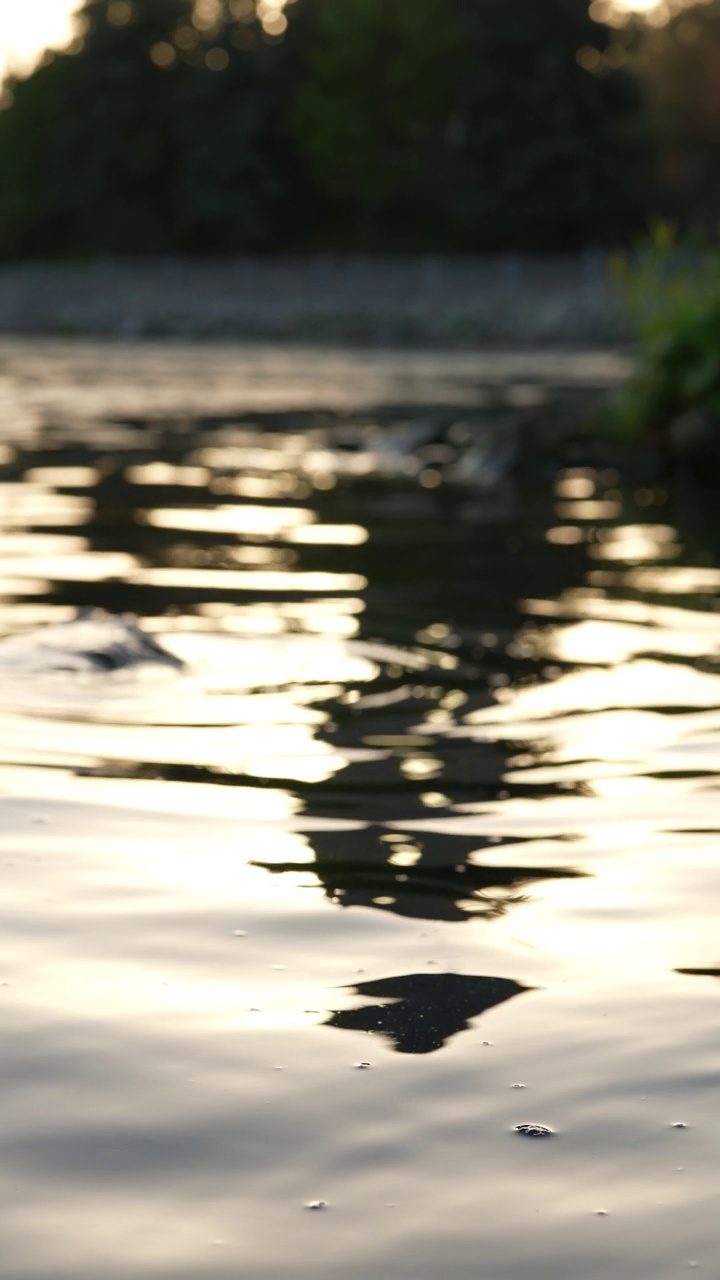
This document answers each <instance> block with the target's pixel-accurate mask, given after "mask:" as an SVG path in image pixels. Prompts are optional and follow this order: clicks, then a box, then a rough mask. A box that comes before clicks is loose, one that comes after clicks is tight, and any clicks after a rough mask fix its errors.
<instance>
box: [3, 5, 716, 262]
mask: <svg viewBox="0 0 720 1280" xmlns="http://www.w3.org/2000/svg"><path fill="white" fill-rule="evenodd" d="M0 39H1V41H2V50H1V51H0V57H1V58H2V66H3V75H4V83H3V88H2V94H1V97H0V106H1V108H2V110H1V111H0V255H2V257H4V258H5V259H6V260H13V259H23V258H38V257H39V258H52V257H58V258H64V259H72V260H75V261H77V260H83V259H86V258H93V257H97V256H98V255H146V254H154V255H222V254H224V255H227V254H248V253H250V254H253V253H258V252H262V253H300V254H317V253H330V254H348V253H349V254H353V253H355V254H358V253H360V254H367V253H369V254H373V253H383V254H389V253H420V254H428V253H430V254H433V253H435V254H441V255H443V254H448V253H451V254H452V253H465V254H467V253H470V254H475V253H483V252H486V251H490V252H498V251H502V252H509V251H515V252H530V251H539V252H543V253H548V252H558V251H560V252H563V253H564V252H567V251H577V250H588V249H593V248H595V249H602V248H605V247H608V246H611V247H612V246H622V245H625V244H628V243H631V242H632V241H633V240H634V239H635V238H637V237H638V236H640V235H641V234H642V233H643V231H644V230H645V229H646V228H647V227H648V225H649V223H651V222H652V220H653V219H654V218H658V217H665V218H668V219H672V220H674V221H675V222H677V223H678V225H679V226H681V227H683V228H687V227H694V226H700V227H702V228H705V229H712V228H713V227H714V226H715V224H716V223H717V221H718V218H719V217H720V183H719V176H720V161H718V146H719V144H720V70H719V68H720V0H702V2H698V0H659V2H655V0H632V3H631V0H592V3H590V4H588V0H512V2H508V0H392V2H391V3H389V2H388V0H86V3H84V4H83V3H81V4H79V5H78V4H76V3H73V0H24V3H23V4H22V5H18V4H16V3H15V2H14V0H0Z"/></svg>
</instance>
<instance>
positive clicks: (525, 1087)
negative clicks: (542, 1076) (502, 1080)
mask: <svg viewBox="0 0 720 1280" xmlns="http://www.w3.org/2000/svg"><path fill="white" fill-rule="evenodd" d="M510 1088H511V1089H527V1085H526V1084H511V1085H510Z"/></svg>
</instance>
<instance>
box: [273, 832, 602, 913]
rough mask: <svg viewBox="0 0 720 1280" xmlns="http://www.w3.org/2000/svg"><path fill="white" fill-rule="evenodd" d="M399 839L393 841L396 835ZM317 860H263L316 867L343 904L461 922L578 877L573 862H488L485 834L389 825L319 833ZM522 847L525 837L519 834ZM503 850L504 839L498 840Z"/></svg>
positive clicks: (282, 866) (296, 868) (291, 868)
mask: <svg viewBox="0 0 720 1280" xmlns="http://www.w3.org/2000/svg"><path fill="white" fill-rule="evenodd" d="M389 838H391V839H393V840H394V843H387V841H388V839H389ZM312 843H313V850H314V853H315V861H314V862H309V863H308V862H255V863H254V864H253V865H254V866H258V867H262V868H263V869H264V870H266V871H269V872H272V873H273V874H275V875H282V874H285V873H294V874H296V875H297V874H300V875H306V874H307V873H308V872H311V873H312V874H313V876H315V877H317V879H318V880H319V881H320V883H321V884H322V885H323V887H324V889H325V892H326V894H327V896H328V897H329V898H330V899H331V900H332V901H333V902H335V903H337V904H338V905H339V906H343V907H374V908H377V909H378V910H382V911H391V912H393V913H394V914H396V915H401V916H410V917H411V918H413V919H423V920H443V921H447V922H449V923H453V922H454V923H461V922H463V921H466V920H471V919H473V918H474V917H480V918H484V919H495V918H497V917H498V916H502V915H504V914H505V913H506V911H507V910H508V909H509V908H510V907H512V906H515V905H517V904H518V903H521V902H525V901H527V895H526V893H525V892H524V889H525V888H526V887H527V886H528V885H531V884H536V883H538V882H540V881H542V880H558V879H568V878H576V877H579V876H581V875H582V874H583V873H582V872H579V871H576V870H573V869H572V868H568V867H524V866H517V865H509V866H497V865H493V866H483V865H482V863H480V862H477V861H475V858H476V857H477V856H478V855H479V854H481V853H482V849H481V848H479V847H478V846H479V844H481V843H482V842H481V841H479V840H478V837H477V836H475V837H472V838H463V837H460V836H451V837H448V836H439V835H433V834H430V833H423V835H422V838H421V839H420V838H419V837H418V836H417V833H413V836H412V837H411V836H399V835H395V836H391V837H389V836H388V832H387V831H386V830H385V829H384V828H379V827H375V828H372V827H370V828H367V829H365V830H363V831H353V832H344V833H343V834H342V835H338V833H337V832H322V833H314V834H313V835H312ZM513 844H514V846H515V848H516V847H517V844H518V841H517V840H515V841H514V842H513ZM493 852H494V854H497V852H498V849H497V846H493Z"/></svg>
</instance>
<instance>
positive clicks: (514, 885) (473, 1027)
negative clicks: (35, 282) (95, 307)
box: [0, 348, 720, 1280]
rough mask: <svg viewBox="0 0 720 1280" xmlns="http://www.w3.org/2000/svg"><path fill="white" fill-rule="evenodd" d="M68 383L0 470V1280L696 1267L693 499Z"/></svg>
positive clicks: (718, 950)
mask: <svg viewBox="0 0 720 1280" xmlns="http://www.w3.org/2000/svg"><path fill="white" fill-rule="evenodd" d="M25 358H26V360H27V359H29V358H30V357H28V356H26V357H25ZM39 358H40V357H39V356H38V359H39ZM169 358H170V357H169V356H168V357H167V359H169ZM192 358H193V359H194V360H200V356H199V355H198V354H197V352H194V353H193V357H192ZM82 359H83V361H85V362H86V363H87V362H88V360H89V359H90V356H89V354H88V351H87V350H86V349H85V348H83V354H82ZM118 359H119V357H118V356H117V355H115V356H113V360H112V361H111V363H112V365H113V368H115V366H116V365H117V361H118ZM164 359H165V357H163V360H164ZM212 359H213V362H214V365H213V367H215V365H216V364H217V366H218V368H220V365H221V364H222V359H225V360H226V361H229V360H230V356H229V355H226V356H224V357H222V353H217V352H216V353H214V354H213V357H212ZM348 359H349V358H348ZM143 360H144V361H145V364H144V365H143V368H144V369H145V374H146V375H147V377H148V379H149V373H148V370H149V369H150V364H151V360H150V357H149V356H148V355H147V353H146V354H145V355H144V356H143ZM368 361H369V357H368ZM148 362H149V363H148ZM218 362H219V363H218ZM160 363H161V365H162V361H161V362H160ZM381 364H382V368H381V370H380V374H379V375H378V377H379V384H378V385H380V384H381V385H382V387H383V388H387V386H388V385H389V382H388V379H389V378H390V376H391V375H390V372H389V370H388V366H387V362H385V363H383V362H381ZM441 365H442V362H441V361H438V360H437V359H436V360H435V362H434V364H433V371H432V378H433V387H434V388H435V392H434V398H433V396H430V398H429V402H430V403H432V404H435V405H436V406H437V405H438V404H439V403H440V401H441V400H442V397H441V396H440V392H439V390H438V388H441V387H442V386H445V385H449V382H451V381H452V376H454V375H453V372H452V368H451V366H450V365H449V366H448V368H447V369H445V370H444V371H443V368H442V367H441ZM38 367H40V368H41V366H38ZM52 367H53V369H54V373H53V374H52V376H53V377H54V378H57V377H59V376H60V375H59V373H58V369H59V366H58V364H57V359H56V360H55V364H54V365H53V366H52ZM83 367H84V366H83ZM317 367H318V369H319V368H320V364H318V366H317ZM346 367H347V365H346V364H342V369H345V368H346ZM158 368H160V366H158ZM162 368H165V365H162ZM228 368H230V365H228ZM338 368H339V366H338V367H336V366H335V365H333V364H332V361H331V362H330V365H329V366H328V369H329V370H330V372H332V369H334V370H335V374H334V375H333V376H335V377H336V379H338V383H337V387H336V391H337V388H338V387H339V386H340V383H341V382H342V378H340V375H339V373H338ZM358 368H359V366H358ZM370 368H371V364H370V363H368V362H367V361H366V364H365V365H363V366H362V369H363V370H365V371H366V372H367V370H368V369H370ZM408 368H409V366H408ZM413 370H414V373H413V377H416V378H421V377H422V371H421V369H420V366H419V365H417V366H416V365H413ZM161 372H162V370H161ZM341 372H342V370H341ZM455 373H456V375H457V376H459V375H458V374H457V370H456V371H455ZM380 375H381V376H380ZM63 376H64V377H65V383H64V384H63V386H64V390H63V391H62V395H60V397H59V400H58V404H59V403H60V401H62V407H63V411H64V413H65V414H66V415H67V420H63V421H62V422H61V423H58V422H57V421H56V420H49V423H48V425H47V426H46V427H45V428H42V429H41V427H40V426H39V425H38V423H37V422H35V425H34V426H33V428H32V430H30V428H29V427H28V424H27V422H25V423H24V425H23V423H22V422H20V424H19V426H18V431H17V438H10V439H9V440H8V444H7V446H6V447H4V450H3V452H2V454H1V455H0V465H1V470H2V474H1V475H0V568H2V571H3V585H2V589H3V595H2V598H0V810H1V811H2V819H3V820H2V824H1V825H0V863H1V864H2V878H1V879H0V923H1V924H2V937H3V946H2V952H1V953H0V1002H2V1006H3V1008H2V1018H3V1032H4V1034H3V1053H2V1055H0V1084H1V1087H2V1095H3V1100H4V1104H5V1105H4V1109H3V1110H4V1116H5V1120H4V1122H3V1136H4V1143H3V1150H4V1154H3V1157H2V1160H1V1161H0V1193H1V1194H2V1196H3V1203H4V1205H5V1213H4V1241H3V1247H2V1250H1V1251H0V1277H1V1278H2V1280H97V1277H98V1276H102V1277H103V1280H206V1278H207V1280H210V1278H211V1277H212V1278H213V1280H237V1277H238V1276H248V1277H252V1280H287V1277H288V1276H289V1275H290V1274H292V1275H293V1276H294V1277H299V1280H311V1278H312V1280H337V1277H338V1276H339V1275H342V1276H343V1277H347V1278H348V1280H370V1277H373V1280H374V1278H375V1277H378V1280H379V1278H380V1277H381V1278H382V1280H437V1277H438V1276H440V1275H445V1274H448V1275H449V1276H452V1277H453V1280H471V1278H472V1280H476V1278H477V1276H478V1274H479V1270H478V1268H479V1267H481V1269H482V1274H483V1275H487V1276H488V1277H492V1280H527V1277H529V1276H532V1277H533V1280H621V1278H623V1277H632V1278H633V1280H670V1278H671V1277H674V1276H676V1275H680V1274H682V1273H684V1272H685V1271H686V1270H687V1269H688V1268H689V1266H690V1263H700V1264H703V1265H704V1268H705V1272H706V1274H708V1275H710V1274H712V1273H713V1267H715V1266H716V1257H717V1212H716V1207H715V1198H716V1193H715V1182H716V1172H717V1151H718V1145H719V1143H720V1120H719V1119H718V1108H717V1105H716V1103H717V1089H718V1078H719V1077H718V1064H719V1056H718V1055H719V1054H720V1040H719V1038H718V1026H719V1025H720V980H719V977H718V975H720V940H719V936H718V929H717V902H718V898H719V896H720V856H719V853H718V850H719V843H720V836H719V832H720V792H719V786H718V783H719V778H720V613H718V612H716V610H715V604H716V593H717V590H718V585H719V581H720V580H719V579H718V571H717V569H716V567H715V556H716V555H717V554H718V552H719V551H720V548H718V546H717V545H716V543H717V525H716V520H715V513H714V508H713V503H712V498H709V499H708V500H707V502H706V503H705V505H704V498H703V494H702V491H699V490H695V491H693V492H692V493H685V492H684V491H683V490H682V489H681V488H679V487H675V488H674V489H673V490H672V491H667V490H665V491H663V490H660V489H659V488H657V487H653V485H652V483H651V482H650V481H648V480H647V478H645V479H643V480H641V481H638V480H637V478H633V477H632V476H629V477H628V476H621V475H618V474H617V473H612V472H609V471H607V470H603V469H602V467H594V468H593V467H592V466H590V465H587V466H585V465H578V467H576V468H567V469H565V470H564V471H563V472H562V473H561V474H560V475H559V476H557V477H555V478H553V477H551V476H548V478H546V479H545V480H541V481H539V482H538V483H537V484H529V483H528V482H527V481H526V480H523V481H522V482H521V481H520V480H518V479H517V478H516V479H510V478H507V477H505V478H502V479H500V480H499V481H498V483H497V484H496V483H494V482H493V484H492V485H490V486H489V487H488V479H487V477H488V474H489V473H488V470H487V468H483V467H482V466H478V467H477V468H475V470H473V467H471V466H470V465H469V464H468V462H467V454H462V452H461V451H459V449H458V442H465V443H466V444H467V441H468V439H469V440H470V441H471V445H472V448H471V449H470V451H469V452H470V454H471V455H472V453H473V450H474V451H475V452H476V453H478V454H479V453H480V452H481V443H478V441H479V440H480V438H481V425H482V424H481V421H480V418H477V420H475V419H474V418H473V413H474V412H475V409H474V408H473V405H474V404H475V401H474V400H473V399H472V397H471V396H470V395H469V392H467V386H468V385H469V384H468V383H467V381H466V382H462V381H461V383H460V384H457V382H456V384H454V385H455V390H454V393H453V395H448V396H447V397H446V398H445V399H444V400H442V407H441V408H437V407H436V408H432V409H431V410H427V408H425V409H424V410H423V412H422V413H421V412H420V410H419V409H418V408H417V406H415V407H414V408H412V409H410V410H408V411H407V412H401V411H399V410H398V411H397V412H396V413H395V414H394V415H393V414H390V413H385V414H384V416H383V415H379V416H378V417H377V420H375V418H374V417H373V414H372V413H371V412H370V410H369V408H367V407H366V408H364V409H363V413H362V416H357V417H355V416H353V415H349V416H348V415H345V416H343V417H333V416H332V415H331V414H328V413H327V412H325V413H324V414H322V415H320V414H319V413H317V412H315V410H314V408H313V406H312V405H311V404H310V401H311V399H312V397H311V392H312V393H313V394H315V393H316V392H317V386H318V385H320V384H321V380H320V383H317V384H316V382H312V385H311V386H310V385H308V386H306V387H305V389H304V390H303V394H302V396H299V400H298V402H297V403H296V406H295V407H296V408H297V407H298V404H299V405H300V407H301V408H303V410H304V412H303V413H297V412H293V413H290V412H288V413H282V414H281V413H278V412H277V405H275V406H274V407H273V409H272V412H270V411H268V412H267V413H263V412H262V409H263V403H264V401H263V400H262V397H259V398H258V397H256V402H255V404H254V406H253V418H252V420H250V417H249V416H248V415H247V414H241V413H239V412H237V413H230V409H229V403H230V401H229V399H227V403H226V402H225V400H223V403H222V405H220V406H219V407H218V406H216V408H218V414H219V415H220V414H225V412H226V410H227V417H224V416H218V417H216V418H215V419H214V420H213V421H207V420H206V421H204V422H203V423H200V422H198V421H194V420H192V419H190V418H187V417H185V418H182V419H180V418H175V417H173V418H172V419H171V418H169V417H167V416H166V417H165V418H160V417H159V416H157V413H159V412H160V411H163V412H166V414H167V413H169V410H168V408H167V404H166V401H167V400H168V396H169V395H170V393H169V391H167V389H166V390H164V391H162V389H158V388H156V389H155V391H154V392H153V396H149V399H150V400H151V401H152V402H153V404H154V405H155V409H156V410H157V413H156V415H155V418H154V420H153V421H152V422H150V423H149V424H148V422H146V421H145V419H144V418H143V417H142V415H140V411H139V407H138V405H139V400H138V397H139V395H140V392H139V391H133V396H134V399H133V412H135V413H137V414H138V417H137V420H135V419H133V420H132V421H122V422H121V421H119V420H118V421H115V420H114V417H113V410H112V400H113V395H119V387H120V383H119V382H117V383H113V382H112V380H111V383H110V384H108V385H107V386H98V387H96V389H95V391H94V392H93V395H92V397H91V401H92V406H94V407H93V412H95V413H97V414H98V415H99V418H98V421H97V422H93V423H89V410H88V407H87V404H85V407H84V409H83V411H82V412H81V413H79V414H78V415H76V416H75V417H73V415H72V414H71V413H70V412H69V410H70V408H71V407H72V394H71V392H72V387H71V385H70V384H71V383H72V379H71V378H70V377H69V375H67V371H66V374H65V375H63ZM313 376H315V375H313ZM318 376H319V375H318ZM354 376H357V377H359V376H360V374H359V373H358V370H357V369H355V373H354ZM462 376H463V378H464V379H467V378H469V373H468V370H467V369H466V368H465V366H463V375H462ZM444 378H445V379H447V382H443V379H444ZM231 382H232V380H231V379H230V382H229V383H228V384H227V385H230V383H231ZM39 383H40V384H42V368H41V376H40V377H39ZM66 384H67V385H66ZM150 385H151V380H149V381H148V386H150ZM158 385H159V384H158ZM223 385H224V386H225V385H226V384H223ZM233 385H234V384H233ZM393 386H396V383H393ZM68 388H69V389H68ZM283 388H284V389H283V391H282V397H281V399H283V403H284V404H285V405H286V407H289V406H290V405H291V401H292V393H291V388H288V386H287V385H285V384H283ZM366 390H367V389H366ZM465 392H467V398H468V404H467V411H466V412H463V414H462V420H461V417H460V409H459V408H458V401H459V399H461V396H462V394H464V393H465ZM337 393H338V396H339V391H338V392H337ZM127 394H128V395H129V392H128V393H127ZM173 394H178V393H177V391H175V392H173ZM223 395H225V392H223ZM298 395H299V393H298ZM33 397H34V398H33V405H32V408H33V412H39V410H38V406H39V405H41V404H43V403H45V402H46V401H47V402H48V403H49V401H50V399H52V387H51V386H49V385H48V386H47V387H46V389H45V391H43V390H42V385H40V387H39V389H37V390H36V391H34V392H33ZM228 397H229V392H228ZM170 398H172V397H170ZM226 398H227V397H226ZM56 399H57V397H56ZM136 401H137V403H136ZM315 403H316V404H320V401H316V402H315ZM363 403H364V404H365V405H366V406H369V405H370V404H371V403H372V397H371V395H370V393H369V391H367V395H366V399H365V400H364V401H363ZM158 405H159V406H160V409H158ZM193 405H194V402H193ZM193 405H191V407H193ZM448 405H450V406H451V409H448ZM194 407H196V408H197V406H194ZM338 407H342V406H340V404H339V401H338ZM150 408H151V409H152V404H151V405H150ZM311 409H312V411H311ZM56 411H57V408H56V410H54V412H56ZM125 411H126V412H128V411H129V410H128V409H127V406H125ZM117 412H118V413H122V412H123V406H122V405H119V406H118V410H117ZM173 412H175V409H174V408H173ZM53 421H54V422H55V425H53ZM468 433H469V435H468ZM473 433H475V434H473ZM11 436H12V433H11ZM471 460H472V458H471ZM496 464H497V458H496V461H495V463H493V465H494V466H495V465H496ZM497 465H499V464H497ZM473 466H474V464H473ZM473 475H475V476H476V482H475V481H473V479H472V477H473ZM477 476H481V481H480V480H477ZM428 477H430V478H428ZM359 1068H362V1070H361V1069H359ZM520 1081H522V1086H521V1085H520V1084H518V1082H520ZM527 1126H530V1127H531V1130H532V1131H533V1132H542V1133H545V1131H549V1132H550V1134H551V1137H552V1140H551V1141H528V1140H525V1139H526V1138H527V1136H528V1134H529V1133H530V1130H528V1129H527ZM537 1126H540V1128H539V1129H537ZM523 1127H525V1128H523ZM530 1136H532V1134H530ZM321 1206H322V1207H324V1209H326V1212H322V1213H320V1212H307V1210H308V1208H319V1207H321ZM598 1206H602V1209H598Z"/></svg>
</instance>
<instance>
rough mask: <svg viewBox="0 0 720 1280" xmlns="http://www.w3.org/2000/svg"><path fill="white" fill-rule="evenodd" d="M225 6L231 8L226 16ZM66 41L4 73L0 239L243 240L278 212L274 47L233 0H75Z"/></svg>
mask: <svg viewBox="0 0 720 1280" xmlns="http://www.w3.org/2000/svg"><path fill="white" fill-rule="evenodd" d="M237 13H239V14H240V15H241V17H240V18H238V17H237ZM79 30H80V32H81V33H82V34H81V36H80V37H79V39H78V42H77V44H78V46H79V47H78V48H77V50H76V51H73V52H70V53H67V54H61V55H57V56H56V57H54V58H52V59H50V58H49V59H48V60H47V61H46V62H45V64H44V65H41V66H40V67H39V68H38V69H37V70H36V71H35V72H34V73H33V74H32V75H31V76H30V77H28V78H27V79H24V80H19V81H15V82H14V83H12V84H11V85H10V86H9V92H10V93H11V94H12V95H13V97H14V102H13V105H12V107H11V109H10V110H7V111H5V112H4V113H3V114H2V115H1V116H0V171H2V172H3V174H4V175H5V181H4V182H3V185H2V188H1V189H0V250H2V251H4V252H5V253H46V252H47V253H52V252H64V253H68V252H69V253H93V252H147V251H155V252H165V251H173V250H175V251H177V250H181V251H185V250H189V251H192V250H197V249H204V250H205V251H209V252H213V251H216V250H223V249H224V250H227V249H237V248H245V247H257V246H259V245H262V244H263V243H265V242H267V240H268V239H269V238H271V236H272V231H273V226H274V224H275V225H277V221H278V220H279V218H280V216H281V208H282V203H283V195H284V187H285V181H286V180H285V177H284V174H285V172H286V170H287V158H286V154H285V153H286V151H287V147H286V144H285V143H284V140H283V131H282V116H283V103H282V97H283V84H284V81H283V76H282V70H281V63H282V50H281V48H279V47H277V46H273V45H269V44H268V43H266V42H265V41H264V40H263V39H262V38H261V27H260V24H259V22H258V21H257V19H256V18H255V13H254V8H250V9H248V10H246V9H244V8H243V0H228V3H225V2H224V0H198V3H197V4H196V5H193V3H192V0H87V2H86V4H85V5H84V7H83V8H82V10H81V11H80V16H79Z"/></svg>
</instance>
